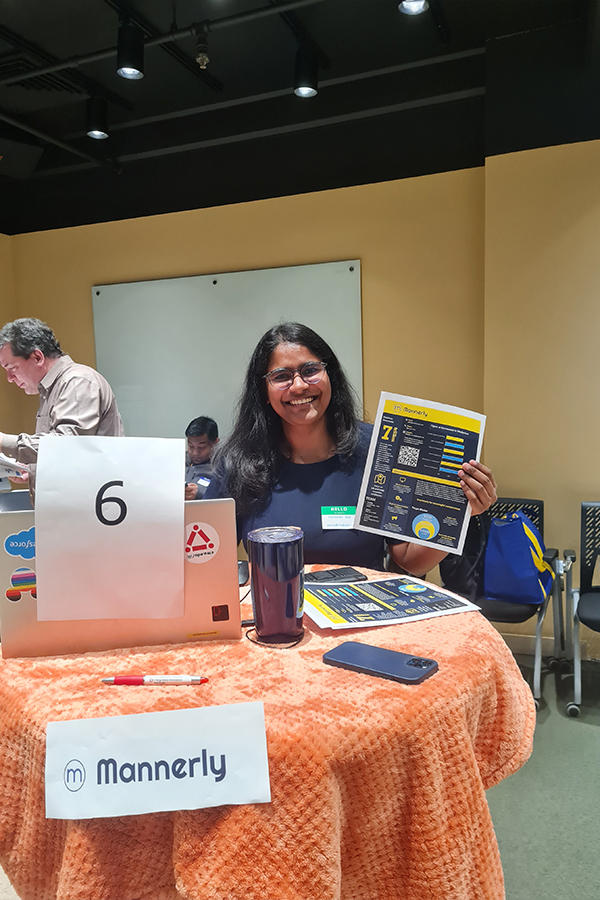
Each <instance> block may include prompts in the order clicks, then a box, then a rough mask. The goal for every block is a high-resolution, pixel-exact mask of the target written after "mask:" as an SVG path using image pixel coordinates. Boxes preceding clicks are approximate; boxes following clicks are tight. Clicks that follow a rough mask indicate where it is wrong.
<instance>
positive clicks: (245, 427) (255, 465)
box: [214, 322, 359, 515]
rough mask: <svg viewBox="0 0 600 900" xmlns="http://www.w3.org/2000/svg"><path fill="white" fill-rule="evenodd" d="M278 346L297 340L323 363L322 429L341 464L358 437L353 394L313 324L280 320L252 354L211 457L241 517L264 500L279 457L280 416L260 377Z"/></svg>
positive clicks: (281, 435)
mask: <svg viewBox="0 0 600 900" xmlns="http://www.w3.org/2000/svg"><path fill="white" fill-rule="evenodd" d="M279 344H301V345H302V346H303V347H306V348H307V349H308V350H310V352H311V353H313V354H314V356H315V359H318V360H321V362H324V363H327V374H328V375H329V380H330V382H331V401H330V403H329V406H328V407H327V410H326V412H325V419H326V423H327V430H328V432H329V435H330V437H331V439H332V441H333V442H334V443H335V446H336V449H337V453H338V454H339V456H341V457H342V460H343V462H345V463H346V464H348V462H349V461H350V459H351V457H352V454H353V452H354V450H355V448H356V444H357V441H358V436H359V428H358V417H357V401H356V397H355V394H354V391H353V389H352V387H351V386H350V383H349V381H348V378H347V377H346V374H345V372H344V370H343V369H342V367H341V365H340V362H339V360H338V358H337V356H336V355H335V353H334V352H333V350H332V349H331V347H330V346H329V344H328V343H327V342H326V341H324V340H323V338H322V337H320V335H318V334H317V333H316V332H315V331H313V330H312V328H308V327H307V326H306V325H300V324H299V323H298V322H284V323H283V324H281V325H275V326H274V327H273V328H270V329H269V330H268V331H267V332H266V333H265V334H263V336H262V337H261V339H260V341H259V342H258V344H257V345H256V348H255V350H254V353H253V354H252V358H251V359H250V363H249V365H248V371H247V372H246V381H245V383H244V386H243V389H242V394H241V397H240V400H239V404H238V409H237V416H236V420H235V423H234V426H233V431H232V433H231V435H230V437H229V438H228V439H227V440H226V441H225V442H224V444H223V446H222V448H221V449H220V450H218V451H217V454H216V456H215V460H214V465H215V469H216V474H217V477H218V479H219V480H220V481H221V483H222V485H223V488H224V490H225V491H226V495H227V496H228V497H233V498H234V500H235V501H236V507H237V512H238V514H242V515H245V514H247V513H250V512H252V511H254V510H256V509H258V508H260V506H261V505H262V504H264V503H265V502H267V501H268V497H269V495H270V493H271V491H272V490H273V487H274V486H275V482H276V480H277V473H278V469H279V467H280V465H281V463H282V461H283V457H282V454H281V449H282V446H283V444H284V443H285V437H284V433H283V427H282V424H281V419H280V417H279V416H278V415H277V413H276V412H274V410H273V409H272V407H271V406H270V405H269V403H268V402H267V385H266V380H265V378H263V376H264V375H266V374H267V372H268V371H269V361H270V359H271V355H272V354H273V351H274V350H275V348H276V347H278V346H279Z"/></svg>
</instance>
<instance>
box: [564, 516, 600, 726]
mask: <svg viewBox="0 0 600 900" xmlns="http://www.w3.org/2000/svg"><path fill="white" fill-rule="evenodd" d="M598 556H600V503H582V504H581V559H580V563H579V590H573V587H572V582H571V578H572V572H571V570H572V567H573V563H574V562H575V560H576V559H577V555H576V553H575V551H574V550H565V552H564V570H565V593H566V598H567V646H568V647H570V648H571V649H572V655H573V675H574V684H573V702H572V703H567V714H568V715H569V716H571V717H572V718H577V716H578V715H579V712H580V710H579V707H580V705H581V645H580V642H579V623H580V622H583V624H584V625H587V627H588V628H591V629H592V631H600V587H598V586H594V585H593V584H592V581H593V578H594V568H595V566H596V560H597V559H598ZM571 625H572V629H573V630H572V634H571Z"/></svg>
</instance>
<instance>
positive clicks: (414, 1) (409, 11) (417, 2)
mask: <svg viewBox="0 0 600 900" xmlns="http://www.w3.org/2000/svg"><path fill="white" fill-rule="evenodd" d="M398 9H399V10H400V12H401V13H404V14H405V15H407V16H420V15H421V13H424V12H426V11H427V10H428V9H429V3H428V0H402V3H399V4H398Z"/></svg>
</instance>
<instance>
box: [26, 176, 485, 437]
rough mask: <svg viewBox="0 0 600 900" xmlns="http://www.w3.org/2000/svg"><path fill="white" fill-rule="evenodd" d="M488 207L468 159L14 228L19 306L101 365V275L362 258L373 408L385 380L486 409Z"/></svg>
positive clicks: (393, 386)
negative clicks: (291, 192)
mask: <svg viewBox="0 0 600 900" xmlns="http://www.w3.org/2000/svg"><path fill="white" fill-rule="evenodd" d="M483 210H484V173H483V169H470V170H466V171H461V172H447V173H444V174H440V175H431V176H427V177H423V178H414V179H406V180H402V181H394V182H388V183H384V184H375V185H365V186H359V187H353V188H346V189H343V190H336V191H324V192H321V193H315V194H303V195H300V196H295V197H284V198H279V199H272V200H264V201H258V202H254V203H241V204H237V205H234V206H226V207H216V208H213V209H205V210H193V211H188V212H181V213H173V214H169V215H164V216H153V217H148V218H141V219H132V220H127V221H123V222H111V223H107V224H98V225H90V226H83V227H79V228H65V229H61V230H57V231H49V232H39V233H35V234H26V235H19V236H16V237H13V238H12V246H13V264H14V271H15V283H16V286H17V305H18V312H19V315H27V316H30V315H34V316H38V317H39V318H41V319H44V320H45V321H47V322H48V323H49V324H50V325H51V326H52V328H53V329H54V330H55V332H56V334H57V335H58V337H59V340H60V341H61V344H62V346H63V349H65V350H67V351H68V352H69V353H70V354H71V355H72V356H73V357H74V358H76V359H77V360H79V361H80V362H86V363H90V364H92V365H93V364H94V338H93V325H92V302H91V287H92V285H93V284H99V283H100V284H102V283H118V282H124V281H139V280H145V279H152V278H167V277H172V276H177V275H196V274H204V273H211V272H228V271H236V270H237V271H239V270H245V269H257V268H267V267H271V266H286V265H296V264H302V263H317V262H328V261H331V260H336V259H348V258H360V259H361V265H362V298H363V340H364V372H365V379H364V380H365V405H366V408H367V410H368V411H369V412H370V413H371V414H374V412H375V410H376V408H377V401H378V398H379V393H380V391H381V390H383V389H385V390H388V391H401V392H403V393H408V394H411V395H415V396H418V397H424V398H426V399H436V400H440V401H443V402H448V403H454V404H457V405H461V406H467V407H469V408H472V409H477V410H481V407H482V402H483V387H482V385H483V381H482V375H483V304H482V300H483V230H482V228H481V223H482V220H483ZM298 319H299V320H300V321H302V310H301V309H299V310H298ZM172 352H176V351H174V350H173V349H172V348H164V349H163V350H162V351H159V352H158V356H157V358H158V361H159V364H160V359H161V358H162V359H165V357H168V354H169V353H172ZM156 353H157V351H156V349H155V348H149V356H150V357H151V358H149V365H152V364H155V363H156V359H153V358H154V357H155V354H156ZM241 377H242V373H241V372H240V383H241ZM33 412H34V411H33V409H32V408H29V407H28V408H27V410H26V411H25V412H24V419H23V422H22V425H23V428H25V427H26V426H27V427H31V420H32V417H33Z"/></svg>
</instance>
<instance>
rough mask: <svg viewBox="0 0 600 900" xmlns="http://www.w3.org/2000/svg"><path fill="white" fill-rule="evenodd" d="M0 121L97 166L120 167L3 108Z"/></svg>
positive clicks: (0, 112) (117, 169)
mask: <svg viewBox="0 0 600 900" xmlns="http://www.w3.org/2000/svg"><path fill="white" fill-rule="evenodd" d="M0 122H6V124H7V125H12V126H13V128H18V129H19V131H24V132H25V133H26V134H31V135H33V137H36V138H38V139H39V140H40V141H43V142H44V143H45V144H54V146H55V147H60V148H61V150H66V151H67V153H73V154H74V155H75V156H80V157H81V158H82V159H85V160H87V161H88V162H93V163H94V164H95V165H97V166H107V167H108V168H109V169H114V170H115V171H116V172H119V171H120V167H119V166H118V165H117V164H116V163H114V162H112V160H109V159H102V158H101V157H99V156H93V155H92V154H91V153H86V152H85V150H79V149H78V148H77V147H74V146H73V145H72V144H67V143H66V142H65V141H61V140H60V139H59V138H55V137H54V136H53V135H50V134H46V133H45V132H44V131H40V130H39V129H37V128H33V127H32V126H31V125H27V124H26V123H25V122H21V121H20V120H19V119H15V118H14V116H11V115H9V114H8V113H6V112H4V111H3V110H0Z"/></svg>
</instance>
